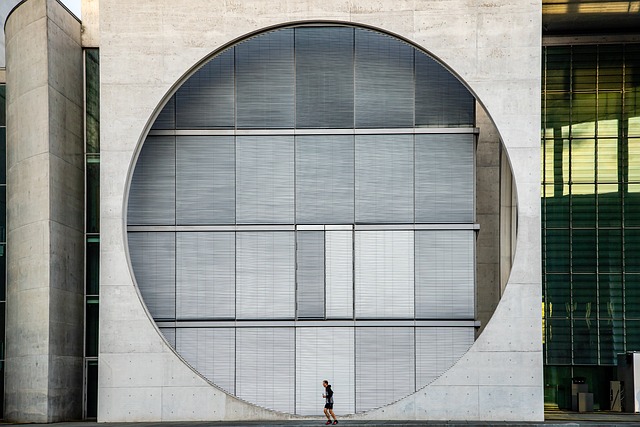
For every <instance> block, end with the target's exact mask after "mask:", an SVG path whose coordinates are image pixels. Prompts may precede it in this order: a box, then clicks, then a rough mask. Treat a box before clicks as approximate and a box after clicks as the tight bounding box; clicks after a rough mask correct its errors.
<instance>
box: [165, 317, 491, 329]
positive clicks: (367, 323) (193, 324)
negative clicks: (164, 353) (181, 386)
mask: <svg viewBox="0 0 640 427" xmlns="http://www.w3.org/2000/svg"><path fill="white" fill-rule="evenodd" d="M156 324H157V325H158V327H159V328H278V327H280V328H304V327H315V328H331V327H336V328H341V327H342V328H353V327H358V328H361V327H372V328H374V327H375V328H379V327H461V328H469V327H479V326H480V321H478V320H456V319H443V320H407V319H398V320H395V319H384V320H196V321H188V320H180V321H175V322H172V321H157V322H156Z"/></svg>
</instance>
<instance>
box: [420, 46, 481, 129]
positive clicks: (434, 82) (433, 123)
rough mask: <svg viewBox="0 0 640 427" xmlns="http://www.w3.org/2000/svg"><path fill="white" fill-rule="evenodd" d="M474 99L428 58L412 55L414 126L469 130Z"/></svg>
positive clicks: (441, 67)
mask: <svg viewBox="0 0 640 427" xmlns="http://www.w3.org/2000/svg"><path fill="white" fill-rule="evenodd" d="M474 123H475V100H474V98H473V95H471V93H470V92H469V90H467V88H466V87H465V86H464V85H463V84H462V83H460V81H459V80H458V79H457V78H455V77H454V76H453V75H452V74H451V73H450V72H449V71H448V70H447V69H446V68H444V67H443V66H442V65H440V64H439V63H437V62H436V61H435V60H433V59H432V58H430V57H429V56H427V55H425V54H423V53H418V52H416V126H427V127H470V126H473V125H474Z"/></svg>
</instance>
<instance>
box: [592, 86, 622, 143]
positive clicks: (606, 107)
mask: <svg viewBox="0 0 640 427" xmlns="http://www.w3.org/2000/svg"><path fill="white" fill-rule="evenodd" d="M620 117H622V94H621V93H620V92H598V136H599V137H601V138H602V137H613V138H615V137H617V136H618V125H619V122H618V120H619V119H620Z"/></svg>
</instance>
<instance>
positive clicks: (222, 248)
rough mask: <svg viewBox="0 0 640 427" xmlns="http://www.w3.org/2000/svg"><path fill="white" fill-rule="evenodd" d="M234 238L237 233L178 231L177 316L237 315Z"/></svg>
mask: <svg viewBox="0 0 640 427" xmlns="http://www.w3.org/2000/svg"><path fill="white" fill-rule="evenodd" d="M235 239H236V236H235V233H223V232H181V233H177V236H176V241H177V251H176V260H177V266H176V267H177V268H176V270H177V277H176V311H177V313H176V317H177V318H178V319H191V320H206V319H233V318H234V317H235V291H236V283H235V282H236V275H235V273H236V262H235V261H236V259H235V249H236V241H235Z"/></svg>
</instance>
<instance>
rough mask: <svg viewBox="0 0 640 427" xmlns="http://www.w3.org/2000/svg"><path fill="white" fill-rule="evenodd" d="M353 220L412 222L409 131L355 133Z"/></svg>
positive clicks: (411, 147) (358, 221)
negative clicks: (406, 133) (354, 210)
mask: <svg viewBox="0 0 640 427" xmlns="http://www.w3.org/2000/svg"><path fill="white" fill-rule="evenodd" d="M355 160H356V173H355V175H356V194H355V198H356V222H357V223H413V197H414V196H413V135H357V136H356V159H355Z"/></svg>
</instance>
